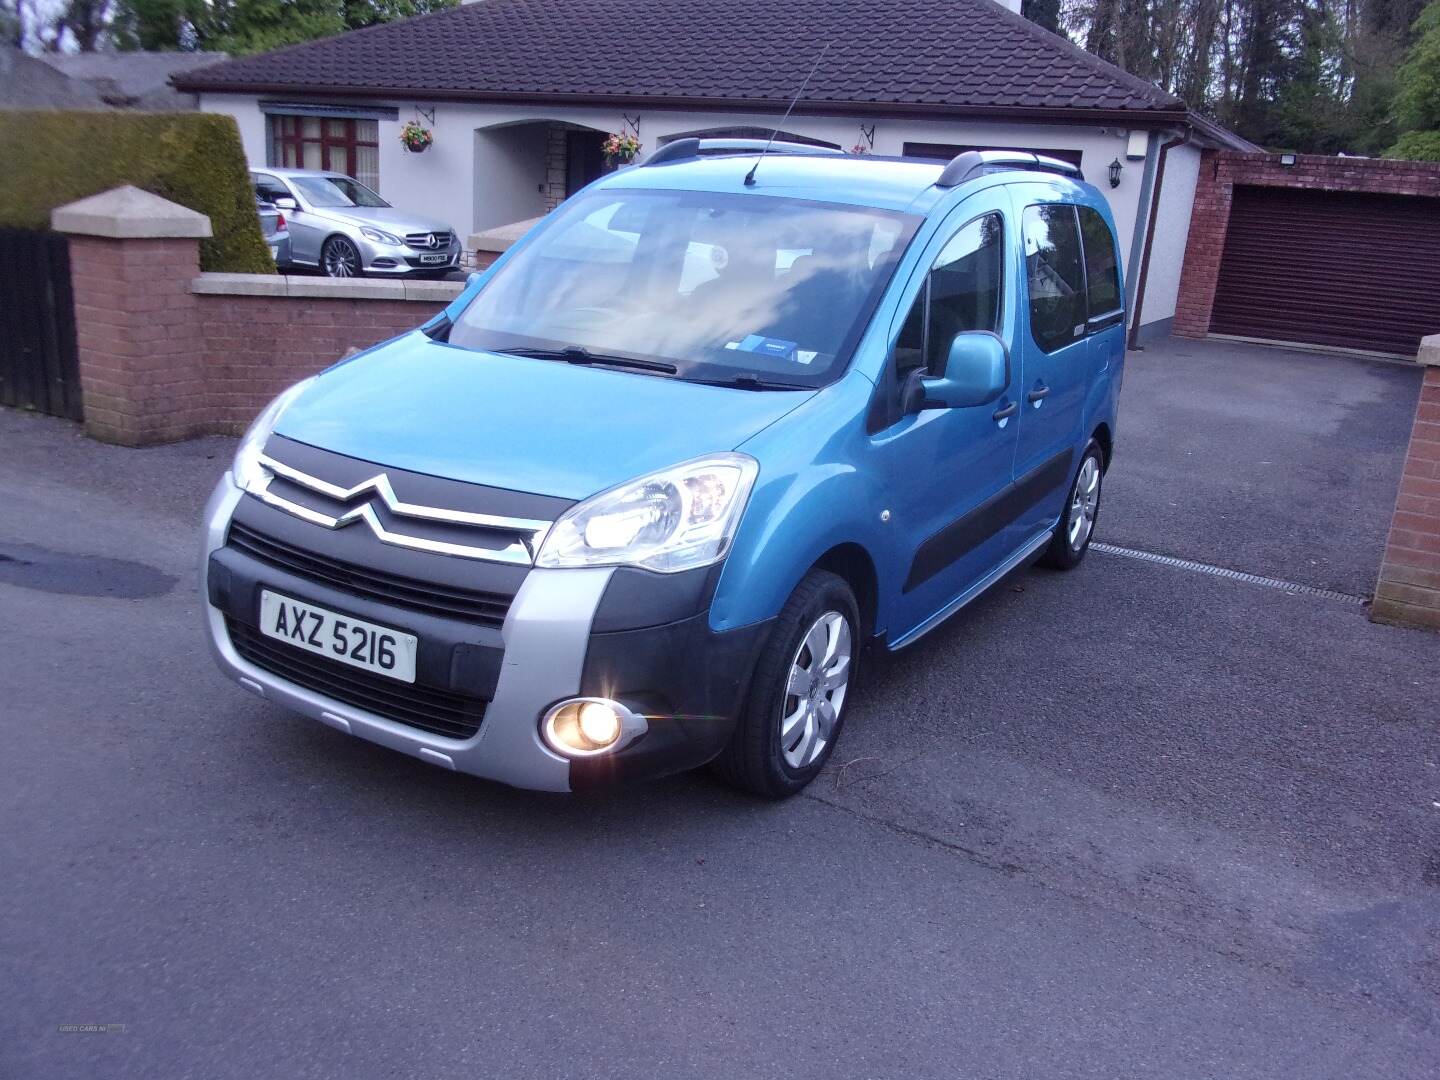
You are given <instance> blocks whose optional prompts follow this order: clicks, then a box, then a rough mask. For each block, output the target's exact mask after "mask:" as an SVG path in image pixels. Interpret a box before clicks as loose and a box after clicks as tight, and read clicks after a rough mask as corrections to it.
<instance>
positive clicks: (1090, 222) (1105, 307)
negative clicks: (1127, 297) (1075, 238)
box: [1079, 206, 1120, 319]
mask: <svg viewBox="0 0 1440 1080" xmlns="http://www.w3.org/2000/svg"><path fill="white" fill-rule="evenodd" d="M1079 210H1080V235H1081V236H1082V237H1084V240H1085V285H1086V293H1087V295H1088V297H1089V300H1090V318H1092V319H1093V318H1096V317H1097V316H1100V315H1108V314H1110V313H1111V312H1113V311H1118V310H1119V309H1120V263H1119V260H1118V258H1117V257H1116V254H1115V235H1114V234H1113V233H1112V232H1111V231H1110V226H1109V225H1107V224H1105V219H1104V218H1103V217H1101V216H1100V212H1099V211H1098V210H1093V209H1091V208H1090V207H1088V206H1082V207H1080V208H1079Z"/></svg>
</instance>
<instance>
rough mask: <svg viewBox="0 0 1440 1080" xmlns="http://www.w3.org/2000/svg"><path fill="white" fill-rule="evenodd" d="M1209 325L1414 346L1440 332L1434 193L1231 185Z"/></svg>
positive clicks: (1352, 343) (1248, 333) (1253, 333)
mask: <svg viewBox="0 0 1440 1080" xmlns="http://www.w3.org/2000/svg"><path fill="white" fill-rule="evenodd" d="M1210 331H1211V333H1215V334H1238V335H1242V336H1245V337H1258V338H1269V339H1271V340H1276V341H1304V342H1313V343H1315V344H1319V345H1340V346H1344V347H1346V348H1352V349H1371V350H1374V351H1376V352H1386V353H1398V354H1402V355H1405V356H1414V355H1415V350H1416V348H1417V347H1418V346H1419V344H1420V339H1421V338H1422V337H1424V336H1425V335H1426V334H1434V333H1436V332H1440V199H1424V198H1414V197H1410V196H1407V195H1367V194H1357V193H1354V192H1325V191H1304V190H1299V189H1296V188H1269V187H1236V188H1235V195H1234V203H1233V205H1232V207H1231V210H1230V226H1229V230H1228V231H1227V233H1226V235H1225V251H1224V255H1223V256H1222V258H1221V261H1220V276H1219V281H1218V284H1217V287H1216V291H1215V307H1214V310H1213V312H1212V314H1211V317H1210Z"/></svg>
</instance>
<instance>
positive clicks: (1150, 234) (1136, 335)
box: [1129, 133, 1190, 352]
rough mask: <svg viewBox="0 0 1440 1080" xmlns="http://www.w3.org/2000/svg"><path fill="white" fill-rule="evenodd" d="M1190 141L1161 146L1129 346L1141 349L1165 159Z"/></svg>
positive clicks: (1182, 139)
mask: <svg viewBox="0 0 1440 1080" xmlns="http://www.w3.org/2000/svg"><path fill="white" fill-rule="evenodd" d="M1189 141H1190V136H1189V134H1188V133H1187V134H1184V135H1177V136H1175V138H1173V139H1171V140H1170V141H1169V142H1167V143H1165V144H1164V145H1162V146H1161V147H1160V159H1159V161H1158V162H1157V163H1156V165H1155V189H1154V191H1152V192H1151V194H1150V215H1149V220H1148V221H1147V222H1146V224H1145V252H1144V254H1142V255H1141V256H1140V280H1139V281H1138V282H1137V283H1136V287H1135V317H1134V318H1133V319H1132V320H1131V322H1130V342H1129V348H1130V349H1132V350H1135V351H1137V352H1138V351H1141V346H1140V315H1141V313H1142V312H1143V311H1144V310H1145V279H1146V278H1147V277H1148V276H1149V275H1150V246H1151V245H1152V244H1153V243H1154V242H1155V219H1156V218H1157V217H1159V216H1160V195H1161V192H1162V190H1163V189H1164V186H1165V159H1166V158H1167V157H1168V156H1169V154H1170V151H1171V150H1174V149H1175V147H1177V146H1183V145H1184V144H1185V143H1187V142H1189Z"/></svg>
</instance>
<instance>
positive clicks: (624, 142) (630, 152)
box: [601, 131, 640, 165]
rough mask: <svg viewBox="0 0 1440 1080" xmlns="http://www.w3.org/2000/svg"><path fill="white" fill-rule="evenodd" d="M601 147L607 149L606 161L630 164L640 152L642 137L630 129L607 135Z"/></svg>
mask: <svg viewBox="0 0 1440 1080" xmlns="http://www.w3.org/2000/svg"><path fill="white" fill-rule="evenodd" d="M601 149H602V150H604V151H605V160H606V161H609V162H610V163H612V164H618V165H628V164H630V162H632V161H634V160H635V158H636V157H637V156H638V155H639V153H640V139H639V138H638V137H637V136H635V135H632V134H631V133H630V132H628V131H625V132H620V133H618V134H613V135H607V136H606V138H605V142H604V143H603V144H602V145H601Z"/></svg>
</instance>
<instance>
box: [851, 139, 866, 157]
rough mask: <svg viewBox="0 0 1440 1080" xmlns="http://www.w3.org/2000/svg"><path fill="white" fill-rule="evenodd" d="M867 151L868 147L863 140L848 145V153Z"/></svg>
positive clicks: (864, 152)
mask: <svg viewBox="0 0 1440 1080" xmlns="http://www.w3.org/2000/svg"><path fill="white" fill-rule="evenodd" d="M869 152H870V147H868V146H866V145H865V144H864V143H863V142H857V143H856V144H855V145H854V146H852V147H850V153H852V154H868V153H869Z"/></svg>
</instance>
